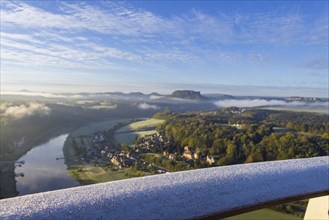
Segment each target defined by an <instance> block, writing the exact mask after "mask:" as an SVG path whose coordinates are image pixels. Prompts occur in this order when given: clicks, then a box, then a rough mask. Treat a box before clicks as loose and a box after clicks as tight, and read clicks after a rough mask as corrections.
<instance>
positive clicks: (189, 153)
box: [183, 151, 193, 160]
mask: <svg viewBox="0 0 329 220" xmlns="http://www.w3.org/2000/svg"><path fill="white" fill-rule="evenodd" d="M183 157H185V158H186V159H189V160H193V154H192V152H191V151H184V153H183Z"/></svg>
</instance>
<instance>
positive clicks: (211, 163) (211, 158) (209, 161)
mask: <svg viewBox="0 0 329 220" xmlns="http://www.w3.org/2000/svg"><path fill="white" fill-rule="evenodd" d="M215 162H216V161H215V158H214V157H212V156H209V155H207V163H208V164H209V165H213V164H214V163H215Z"/></svg>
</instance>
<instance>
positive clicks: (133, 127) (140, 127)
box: [116, 118, 164, 133]
mask: <svg viewBox="0 0 329 220" xmlns="http://www.w3.org/2000/svg"><path fill="white" fill-rule="evenodd" d="M163 122H164V120H160V119H154V118H150V119H147V120H143V121H138V122H134V123H131V124H129V125H126V126H124V127H122V128H120V129H119V130H117V132H116V133H124V132H136V131H146V130H155V128H156V126H158V125H159V124H161V123H163Z"/></svg>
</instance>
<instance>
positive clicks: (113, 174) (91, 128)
mask: <svg viewBox="0 0 329 220" xmlns="http://www.w3.org/2000/svg"><path fill="white" fill-rule="evenodd" d="M162 122H163V120H158V119H130V120H109V121H103V122H101V123H96V124H89V125H87V126H83V127H81V128H79V129H77V130H76V131H74V132H72V133H71V134H70V135H69V136H68V137H67V139H66V141H65V143H64V147H63V152H64V155H65V163H66V165H67V166H68V169H69V173H70V175H71V176H72V177H73V178H74V179H76V180H77V181H79V182H80V183H81V184H92V183H100V182H108V181H113V180H120V179H126V178H132V177H139V176H145V175H150V174H152V173H155V171H154V170H153V169H151V168H146V165H145V164H143V165H142V166H141V165H140V163H143V162H141V161H139V162H138V160H139V159H136V158H131V159H129V156H127V157H126V155H125V154H128V153H129V149H131V148H132V145H133V144H134V140H135V138H136V136H141V135H144V134H150V133H156V130H155V128H156V126H157V125H158V124H160V123H162ZM122 146H126V147H125V149H123V148H122ZM129 146H130V147H129ZM105 152H106V153H105ZM123 152H124V153H123ZM119 154H120V155H119ZM123 154H124V155H123ZM110 155H111V156H110ZM109 156H110V157H109ZM119 157H120V158H122V159H124V158H126V159H124V160H125V161H126V162H123V163H128V162H129V161H130V162H131V164H130V165H127V166H125V165H121V164H119V161H118V159H114V158H119ZM144 163H148V162H144ZM134 164H135V165H134ZM137 164H139V165H138V166H137ZM137 167H139V168H140V169H138V168H137ZM141 167H143V168H142V169H141Z"/></svg>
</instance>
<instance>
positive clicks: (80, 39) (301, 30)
mask: <svg viewBox="0 0 329 220" xmlns="http://www.w3.org/2000/svg"><path fill="white" fill-rule="evenodd" d="M21 89H28V90H32V91H47V92H105V91H123V92H131V91H141V92H146V93H147V92H153V91H155V92H160V93H170V92H171V91H172V90H175V89H194V90H199V91H201V92H203V93H228V94H233V95H260V96H261V95H266V96H289V95H301V96H319V97H327V96H328V2H327V1H282V2H280V1H254V2H247V1H152V2H151V1H85V2H83V1H35V0H34V1H22V2H20V1H1V90H6V91H8V90H21Z"/></svg>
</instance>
